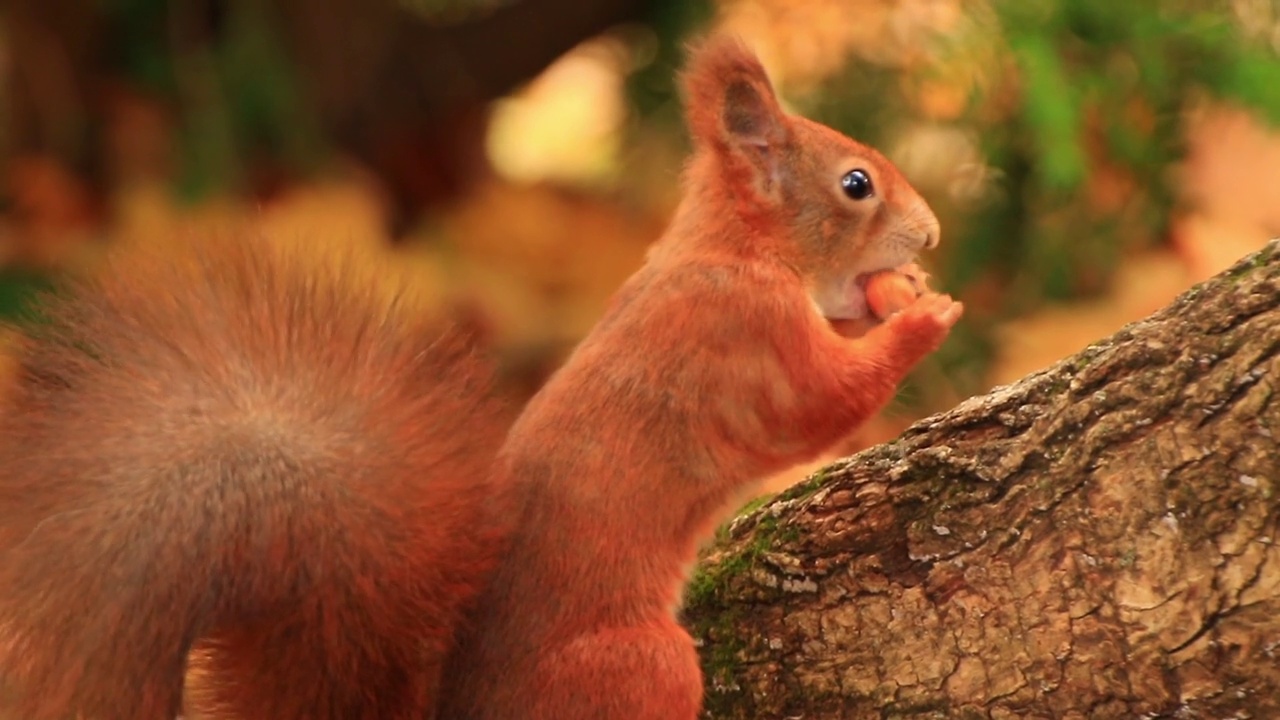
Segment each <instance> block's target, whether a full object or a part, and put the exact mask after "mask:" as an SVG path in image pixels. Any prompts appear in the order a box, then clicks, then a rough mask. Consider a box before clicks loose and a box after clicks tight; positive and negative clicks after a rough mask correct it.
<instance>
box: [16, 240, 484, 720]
mask: <svg viewBox="0 0 1280 720" xmlns="http://www.w3.org/2000/svg"><path fill="white" fill-rule="evenodd" d="M372 279H373V278H371V277H358V276H351V275H350V264H349V263H343V264H342V269H341V271H340V270H339V269H338V268H337V267H336V266H333V267H328V268H323V269H317V268H315V267H312V266H310V265H309V264H307V265H304V264H303V263H302V262H301V256H300V255H298V254H294V255H290V254H287V253H283V252H280V251H275V250H272V249H270V248H266V247H262V246H261V245H260V244H257V243H249V242H248V241H243V240H242V241H239V242H232V243H228V244H223V245H220V246H217V247H213V246H210V247H204V248H201V249H199V250H198V251H196V252H194V253H186V254H183V255H182V256H180V257H177V258H161V257H158V256H157V257H140V256H135V255H126V256H124V257H122V258H120V259H119V262H118V263H114V264H112V265H111V267H109V268H108V269H107V271H106V272H104V273H101V274H100V275H99V276H97V277H96V278H94V279H92V280H87V281H82V282H77V283H75V284H73V285H72V286H70V287H68V288H65V293H64V296H63V297H60V298H56V299H48V300H49V301H48V302H47V303H46V306H45V307H44V309H43V311H44V314H45V316H46V318H45V319H46V323H45V324H43V325H41V326H38V327H37V328H35V329H34V331H33V337H32V339H31V340H30V341H29V342H27V343H25V348H24V349H23V350H21V352H20V356H19V372H18V382H17V385H16V387H14V388H12V392H10V393H9V394H8V395H7V396H6V397H5V398H4V407H3V408H2V409H0V717H5V718H19V717H21V718H24V720H54V719H55V718H56V719H58V720H62V719H64V718H68V717H72V716H76V717H86V718H94V719H95V720H172V718H174V717H175V715H176V714H177V713H178V712H179V711H181V710H183V707H182V705H183V697H182V686H183V677H184V673H185V670H186V668H187V662H188V653H189V651H190V650H191V649H192V648H193V646H195V645H196V644H197V642H199V643H200V644H201V646H202V647H203V652H201V653H200V654H199V656H200V657H202V658H204V659H203V660H202V661H201V670H202V672H201V673H200V675H201V677H200V683H199V686H200V688H202V692H201V693H199V695H198V696H197V697H195V698H188V703H187V704H188V705H191V706H194V709H198V710H202V711H203V712H202V713H200V714H199V716H200V717H234V718H261V719H263V720H267V719H268V718H272V719H277V720H278V719H282V718H286V719H292V718H330V719H332V720H339V719H343V720H346V719H350V718H369V719H370V720H373V719H374V718H379V719H388V718H404V719H405V720H408V719H409V718H414V719H415V720H416V719H419V718H425V717H431V708H432V706H433V704H434V702H435V693H436V692H437V688H436V684H437V682H438V676H439V673H440V663H441V660H442V658H443V657H444V654H445V652H446V651H447V649H448V647H449V646H450V645H451V643H452V641H453V634H454V629H455V627H456V626H457V624H458V622H459V620H460V615H461V612H462V609H463V607H464V605H465V604H466V603H467V601H468V599H469V598H470V597H471V596H472V595H473V594H474V593H475V592H476V590H477V589H478V586H479V585H480V583H481V581H482V579H483V576H484V574H485V572H486V571H487V569H488V568H489V567H490V566H491V565H492V561H493V556H494V555H495V553H496V550H497V544H496V543H497V540H498V538H499V537H500V531H501V527H500V525H499V522H498V520H497V517H496V516H495V515H494V513H496V512H497V508H494V507H493V501H494V498H495V497H504V496H506V493H502V492H499V491H498V490H497V489H496V488H495V486H494V482H495V478H494V477H493V476H492V475H491V474H490V472H489V470H490V467H491V462H492V457H493V454H494V453H495V452H496V451H497V447H498V444H499V442H500V441H501V438H502V433H503V430H504V423H505V421H504V420H503V419H502V414H501V412H500V408H499V406H498V405H497V404H496V403H495V402H494V401H492V400H490V399H488V397H487V395H488V389H487V388H488V384H489V376H490V371H489V369H488V368H487V367H486V365H485V363H484V362H482V361H481V360H480V359H479V358H477V357H476V356H475V355H474V353H473V352H472V351H471V350H470V349H469V348H468V346H467V343H466V342H464V338H462V337H460V336H458V335H457V334H456V333H442V332H441V330H440V328H439V327H433V326H432V324H431V323H429V322H428V321H426V320H425V319H422V318H420V317H417V316H416V315H415V313H414V312H413V311H412V310H411V309H410V308H409V307H407V306H404V305H403V304H402V303H397V302H395V301H387V300H385V299H383V298H380V297H379V296H378V295H377V293H376V292H375V291H374V290H373V289H372V287H371V283H370V282H369V281H371V280H372Z"/></svg>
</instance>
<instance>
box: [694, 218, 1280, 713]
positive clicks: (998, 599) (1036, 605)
mask: <svg viewBox="0 0 1280 720" xmlns="http://www.w3.org/2000/svg"><path fill="white" fill-rule="evenodd" d="M1278 352H1280V241H1273V242H1272V243H1271V244H1270V245H1268V246H1267V247H1266V248H1265V249H1263V250H1262V251H1260V252H1258V253H1256V254H1254V255H1252V256H1250V257H1248V258H1246V259H1245V260H1244V261H1242V262H1241V263H1240V264H1238V265H1237V266H1236V267H1234V268H1233V269H1231V270H1230V271H1228V272H1226V273H1224V274H1222V275H1220V276H1218V277H1217V278H1215V279H1213V280H1211V281H1209V282H1207V283H1204V284H1202V285H1200V286H1198V287H1196V288H1194V289H1192V290H1190V291H1189V292H1187V293H1186V294H1184V295H1183V296H1182V297H1180V298H1179V299H1178V300H1177V301H1175V302H1174V303H1173V304H1172V305H1171V306H1169V307H1168V308H1166V309H1164V310H1162V311H1160V312H1159V313H1157V314H1155V315H1153V316H1152V317H1150V318H1148V319H1147V320H1144V321H1142V322H1138V323H1135V324H1133V325H1130V326H1128V327H1127V328H1125V329H1124V330H1122V331H1121V332H1119V333H1118V334H1116V335H1115V336H1113V337H1111V338H1110V339H1107V340H1105V341H1103V342H1100V343H1098V344H1096V345H1094V346H1092V347H1090V348H1088V349H1086V350H1085V351H1083V352H1081V353H1080V354H1078V355H1076V356H1074V357H1072V358H1069V359H1067V360H1065V361H1063V362H1061V363H1059V364H1057V365H1056V366H1054V367H1051V368H1049V369H1047V370H1044V371H1042V372H1039V373H1037V374H1034V375H1032V376H1030V377H1028V378H1026V379H1024V380H1022V381H1021V382H1018V383H1016V384H1014V385H1011V386H1007V387H1003V388H998V389H996V390H994V391H992V392H991V393H990V394H988V395H986V396H983V397H979V398H974V399H972V400H969V401H967V402H965V403H962V404H961V405H960V406H958V407H956V408H955V409H954V410H951V411H950V412H947V413H943V414H941V415H938V416H935V417H932V418H929V419H926V420H924V421H921V422H919V423H917V424H916V425H914V426H913V427H912V428H910V429H909V430H908V431H907V432H906V433H904V434H903V436H902V437H901V438H900V439H898V440H896V441H894V442H892V443H889V444H886V445H882V446H879V447H876V448H872V449H870V450H868V451H866V452H863V453H861V454H859V455H857V456H854V457H852V458H849V459H847V460H844V461H841V462H838V463H836V464H834V465H832V466H830V467H829V468H827V469H826V470H824V471H823V472H820V473H818V474H817V475H816V476H815V477H814V478H812V479H810V480H808V481H806V482H805V483H802V484H801V485H799V486H797V487H795V488H793V489H791V490H789V491H787V492H786V493H784V494H782V495H780V496H778V497H777V498H775V499H773V500H772V501H770V502H768V503H767V504H765V505H764V506H762V507H760V508H758V509H756V510H754V511H752V512H749V513H747V514H745V515H743V516H741V517H739V518H738V519H736V520H735V521H734V522H733V523H732V524H731V525H729V526H728V528H727V529H726V530H725V531H724V532H723V533H722V537H721V538H720V540H719V542H718V543H717V545H716V546H715V547H714V548H713V549H712V550H711V552H710V553H709V554H708V556H707V557H706V558H705V559H704V561H703V563H702V564H701V565H700V567H699V569H698V572H697V573H696V574H695V577H694V580H693V582H692V583H691V586H690V590H689V597H688V600H687V607H686V610H685V615H686V621H687V624H688V626H689V628H690V629H691V631H692V632H693V634H694V636H695V638H696V639H697V640H698V641H699V642H700V644H701V651H702V654H703V667H704V669H705V671H706V677H707V706H708V711H707V714H708V716H709V717H714V718H765V717H769V718H804V719H805V720H816V719H819V718H893V717H912V718H944V717H946V718H953V717H959V718H969V717H973V718H979V717H981V718H1126V719H1128V718H1157V717H1168V718H1276V717H1280V546H1278V545H1277V541H1280V537H1278V536H1280V452H1278V451H1277V440H1276V437H1275V436H1276V434H1280V401H1277V400H1276V398H1275V397H1274V393H1275V388H1276V382H1277V380H1276V378H1277V371H1280V360H1278V359H1277V354H1278Z"/></svg>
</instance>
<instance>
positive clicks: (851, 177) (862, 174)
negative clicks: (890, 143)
mask: <svg viewBox="0 0 1280 720" xmlns="http://www.w3.org/2000/svg"><path fill="white" fill-rule="evenodd" d="M840 186H841V187H843V188H844V194H845V195H848V196H849V197H850V198H852V199H854V200H866V199H867V198H869V197H871V196H872V195H875V194H876V190H875V188H874V187H873V186H872V185H871V176H870V175H868V174H867V171H866V170H861V169H859V170H850V171H849V172H847V173H845V174H844V177H842V178H840Z"/></svg>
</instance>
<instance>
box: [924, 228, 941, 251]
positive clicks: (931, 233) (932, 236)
mask: <svg viewBox="0 0 1280 720" xmlns="http://www.w3.org/2000/svg"><path fill="white" fill-rule="evenodd" d="M939 240H940V238H939V233H938V231H937V230H926V231H925V234H924V249H925V250H932V249H934V248H936V247H938V241H939Z"/></svg>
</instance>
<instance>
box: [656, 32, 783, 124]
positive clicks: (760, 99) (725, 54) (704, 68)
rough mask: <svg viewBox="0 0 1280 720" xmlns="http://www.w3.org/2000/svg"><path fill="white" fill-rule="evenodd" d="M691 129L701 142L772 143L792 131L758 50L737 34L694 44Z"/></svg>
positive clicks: (688, 84) (688, 110)
mask: <svg viewBox="0 0 1280 720" xmlns="http://www.w3.org/2000/svg"><path fill="white" fill-rule="evenodd" d="M681 80H682V84H683V86H684V100H685V116H686V118H687V122H688V124H689V132H690V134H692V135H693V139H694V142H695V143H697V144H699V145H712V146H717V147H726V146H727V147H728V148H734V147H744V146H751V147H766V146H768V145H771V144H774V143H777V142H780V141H781V140H783V139H784V137H785V135H786V118H785V116H784V114H783V112H782V108H781V107H780V106H779V105H778V99H777V97H776V96H775V95H774V92H773V85H772V84H771V83H770V82H769V76H768V75H766V74H765V71H764V67H763V66H762V65H761V64H760V60H759V59H757V58H756V56H755V53H753V52H751V50H750V49H748V48H747V46H746V45H745V44H743V42H742V41H741V40H739V39H737V38H735V37H732V36H725V35H720V36H713V37H710V38H708V39H705V40H703V41H702V42H701V43H698V44H696V45H692V46H690V48H689V59H688V62H687V64H686V66H685V71H684V74H683V76H682V78H681Z"/></svg>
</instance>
